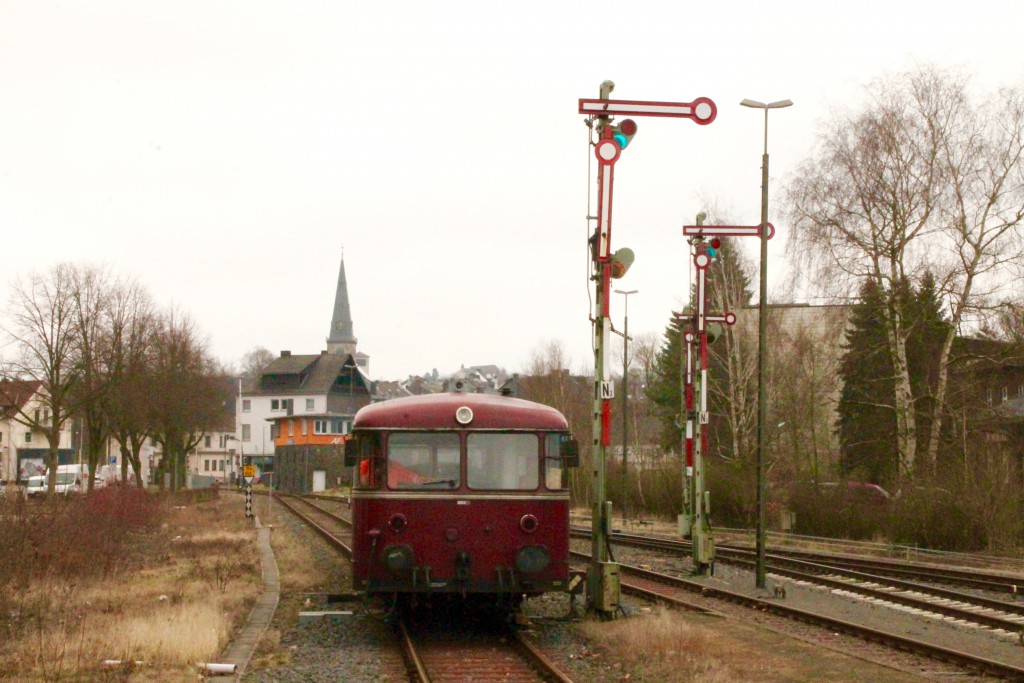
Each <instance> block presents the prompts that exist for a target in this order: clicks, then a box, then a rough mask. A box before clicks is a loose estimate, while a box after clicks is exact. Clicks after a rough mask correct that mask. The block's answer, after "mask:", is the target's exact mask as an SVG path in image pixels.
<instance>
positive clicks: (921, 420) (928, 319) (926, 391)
mask: <svg viewBox="0 0 1024 683" xmlns="http://www.w3.org/2000/svg"><path fill="white" fill-rule="evenodd" d="M860 298H861V300H860V303H859V304H858V305H857V306H856V308H855V309H854V312H853V315H852V317H851V321H850V328H849V329H848V330H847V332H846V344H845V345H844V349H845V354H844V356H843V360H842V363H841V365H840V370H839V374H840V378H841V379H842V381H843V392H842V396H841V398H840V401H839V421H838V424H837V429H838V433H839V443H840V470H841V472H842V473H843V474H844V475H847V476H856V477H860V478H864V479H866V480H868V481H873V482H884V483H887V484H893V483H895V479H896V474H897V470H896V458H897V442H896V438H897V436H896V416H895V407H894V406H895V385H894V382H895V379H894V373H895V371H894V366H893V362H892V356H891V353H890V351H889V348H888V345H887V344H886V339H885V317H884V316H886V315H887V314H888V309H887V308H886V306H887V303H886V302H889V305H893V302H896V303H895V305H898V306H899V307H900V309H901V310H900V314H901V316H902V317H903V320H904V324H905V327H906V329H907V330H908V335H907V344H906V349H907V365H908V368H909V373H910V382H911V388H912V392H913V396H914V414H915V419H916V420H917V424H918V443H919V445H920V446H921V447H923V446H924V444H925V442H926V439H927V438H928V432H929V427H930V424H931V415H932V414H933V407H934V400H935V399H934V394H935V392H934V388H935V385H936V382H937V376H938V370H939V368H938V357H939V351H940V349H941V346H942V342H943V339H944V337H945V335H946V333H947V331H948V330H949V322H948V321H947V320H946V319H945V317H944V315H943V313H942V302H941V301H940V299H939V296H938V289H937V287H936V284H935V278H934V277H933V276H932V274H931V273H930V272H926V273H925V275H924V277H923V278H922V281H921V284H920V286H918V287H917V288H916V289H914V288H913V287H911V286H910V285H909V284H908V283H903V284H902V285H901V286H900V290H899V292H898V293H897V296H892V297H890V296H888V295H887V294H886V292H884V291H882V290H881V289H880V288H879V287H878V285H877V284H876V283H875V282H874V281H867V282H866V284H865V285H864V287H863V288H862V289H861V297H860Z"/></svg>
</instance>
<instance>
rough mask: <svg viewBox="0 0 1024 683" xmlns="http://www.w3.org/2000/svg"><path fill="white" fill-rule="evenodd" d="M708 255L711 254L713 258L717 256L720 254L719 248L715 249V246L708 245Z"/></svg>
mask: <svg viewBox="0 0 1024 683" xmlns="http://www.w3.org/2000/svg"><path fill="white" fill-rule="evenodd" d="M708 256H710V257H711V258H715V257H716V256H718V250H717V249H715V248H714V247H708Z"/></svg>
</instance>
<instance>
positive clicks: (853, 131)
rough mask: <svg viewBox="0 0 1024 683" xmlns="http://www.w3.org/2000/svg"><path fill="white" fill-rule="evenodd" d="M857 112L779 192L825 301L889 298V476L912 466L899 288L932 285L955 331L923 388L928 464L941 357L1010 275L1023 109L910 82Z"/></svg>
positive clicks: (912, 424)
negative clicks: (927, 393)
mask: <svg viewBox="0 0 1024 683" xmlns="http://www.w3.org/2000/svg"><path fill="white" fill-rule="evenodd" d="M870 92H871V93H872V95H871V97H869V98H868V99H869V101H868V102H866V103H865V104H864V105H863V106H861V107H860V108H858V109H857V111H856V113H854V114H852V115H849V116H838V117H836V119H835V120H834V121H833V122H832V123H831V124H830V126H829V128H828V130H826V132H825V133H824V135H823V136H822V141H821V149H820V150H819V151H818V153H817V154H816V155H815V156H814V157H812V158H811V159H809V160H808V161H806V162H805V163H804V164H803V165H802V167H801V168H800V170H799V172H798V173H797V174H796V180H795V181H794V182H793V183H792V184H791V186H790V188H789V192H788V200H789V209H790V214H791V216H792V218H793V225H794V229H795V230H794V239H793V240H791V242H790V244H791V245H793V246H794V247H795V254H794V255H795V256H796V258H797V259H798V261H799V262H800V265H801V266H802V270H803V271H804V272H805V273H806V274H807V277H808V278H809V281H810V282H812V283H814V284H815V285H816V286H818V287H819V288H820V289H821V290H822V291H823V293H825V294H830V295H833V296H840V297H848V296H850V295H851V293H852V292H854V291H856V290H857V288H858V286H859V283H860V282H862V281H863V280H865V279H870V280H872V281H874V282H875V283H876V284H877V285H878V286H879V288H880V290H881V291H884V292H885V293H886V296H887V301H886V306H885V321H884V322H885V329H886V334H887V339H888V347H889V353H890V355H891V357H892V361H893V368H894V375H895V378H894V379H895V387H896V389H895V405H894V408H895V413H896V424H897V449H898V458H899V463H900V470H901V472H902V473H903V474H909V473H911V472H912V471H913V469H914V467H915V462H916V459H917V438H918V436H917V424H916V419H915V413H914V401H915V396H914V395H913V390H912V386H911V381H910V374H909V366H908V363H907V351H906V344H907V339H908V336H909V335H910V332H911V330H910V328H909V326H908V324H907V322H906V321H905V320H904V310H905V305H904V304H905V302H904V301H903V300H902V297H903V296H905V292H906V291H907V288H906V287H905V283H907V282H912V281H914V280H915V279H918V278H919V277H922V276H923V274H924V272H925V270H926V269H928V268H930V269H931V270H932V271H933V272H936V273H940V274H941V288H942V292H943V294H944V295H945V297H946V298H947V301H948V302H949V304H950V314H951V316H952V318H953V326H952V328H951V330H950V333H949V337H948V339H947V343H946V344H945V346H944V349H943V351H942V354H941V358H940V363H939V365H940V368H941V369H942V370H941V372H940V373H939V376H938V378H937V383H936V386H935V387H933V388H932V391H933V392H934V394H935V397H936V399H937V400H936V401H935V403H934V405H935V410H936V413H935V418H936V419H933V420H931V421H930V425H931V430H930V431H931V434H930V435H929V438H928V440H927V448H926V451H927V461H928V463H929V464H933V463H934V459H935V454H936V451H937V448H938V436H939V429H940V426H941V420H940V419H938V418H939V417H941V411H942V410H943V409H944V406H943V401H942V399H943V397H944V395H945V391H946V382H947V376H948V371H947V370H948V362H949V351H950V348H951V346H952V339H953V335H955V334H956V333H957V330H958V326H959V324H960V322H961V321H962V320H963V316H964V315H965V314H966V313H967V312H969V311H972V310H976V309H977V308H979V307H980V306H982V305H983V300H984V296H983V294H984V293H985V292H984V291H982V289H980V287H981V283H982V281H984V282H987V283H988V284H989V285H993V284H994V283H996V282H997V279H998V276H999V275H1000V274H1005V273H1006V272H1007V266H1009V265H1019V264H1020V261H1021V253H1020V242H1019V240H1020V235H1019V229H1020V222H1021V218H1022V215H1024V186H1022V182H1021V181H1022V176H1021V166H1022V161H1024V160H1022V157H1021V150H1022V127H1021V111H1022V106H1021V98H1020V96H1019V94H1018V93H1016V92H1014V91H1003V92H1001V93H1000V94H999V96H998V97H995V98H990V100H989V101H990V103H989V104H986V105H977V104H974V103H973V102H972V101H971V99H970V97H969V96H968V93H967V81H966V79H964V78H963V77H959V76H955V75H950V74H947V73H942V72H939V71H936V70H933V69H922V70H919V71H916V72H912V73H908V74H904V75H902V76H900V77H899V78H896V79H894V80H892V81H888V82H878V83H875V84H873V85H872V86H871V88H870Z"/></svg>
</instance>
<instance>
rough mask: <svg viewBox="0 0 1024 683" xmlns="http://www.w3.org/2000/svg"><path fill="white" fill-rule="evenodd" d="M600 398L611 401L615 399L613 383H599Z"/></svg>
mask: <svg viewBox="0 0 1024 683" xmlns="http://www.w3.org/2000/svg"><path fill="white" fill-rule="evenodd" d="M601 398H602V399H605V400H611V399H613V398H615V383H614V382H605V381H602V382H601Z"/></svg>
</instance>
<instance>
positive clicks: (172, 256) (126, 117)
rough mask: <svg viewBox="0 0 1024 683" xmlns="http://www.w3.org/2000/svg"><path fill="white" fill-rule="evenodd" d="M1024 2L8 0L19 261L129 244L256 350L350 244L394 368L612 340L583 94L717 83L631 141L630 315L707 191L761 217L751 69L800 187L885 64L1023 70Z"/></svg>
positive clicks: (361, 313)
mask: <svg viewBox="0 0 1024 683" xmlns="http://www.w3.org/2000/svg"><path fill="white" fill-rule="evenodd" d="M1022 24H1024V5H1022V4H1021V3H1020V2H1019V1H1018V0H999V1H997V0H976V1H974V2H970V3H964V2H950V1H938V2H930V3H921V2H909V1H906V2H904V1H901V0H886V1H885V2H880V1H872V0H868V1H862V2H858V3H852V4H851V3H841V4H840V3H830V2H820V1H817V2H810V1H808V2H792V1H791V2H786V1H784V0H777V1H776V2H763V1H758V2H752V1H746V0H737V1H734V2H718V3H715V2H703V3H697V2H680V1H679V0H671V1H668V0H666V1H662V2H646V1H636V0H634V1H632V2H624V1H622V0H620V1H619V2H615V3H606V2H591V3H583V2H556V1H554V0H547V1H546V2H537V1H533V0H522V1H520V2H515V3H509V2H481V1H480V0H469V1H465V2H424V1H423V0H414V1H405V0H392V1H391V2H380V3H372V2H371V3H366V2H361V3H355V2H339V1H337V0H331V1H328V0H325V1H323V2H303V1H299V0H289V1H288V2H284V1H275V2H269V1H262V0H244V1H242V0H238V1H235V2H217V1H215V0H200V1H189V0H174V2H170V1H165V2H146V1H144V0H125V1H123V2H111V1H108V0H80V1H78V2H43V1H41V0H26V1H24V2H19V1H16V0H0V231H2V232H0V234H2V235H3V242H2V245H3V259H2V262H3V267H2V270H0V275H2V278H0V281H2V284H4V285H6V283H8V282H9V281H10V280H11V279H12V278H13V277H15V276H17V275H19V274H25V273H28V272H30V271H33V270H37V271H38V270H45V269H46V268H48V267H49V266H50V265H52V264H53V263H55V262H58V261H63V260H68V261H78V262H88V263H97V264H106V265H108V266H110V267H111V268H112V269H113V270H115V271H117V272H119V273H122V274H126V275H133V276H135V277H136V278H137V279H138V280H139V281H140V282H141V283H142V284H144V285H145V286H146V287H147V289H148V290H149V291H150V292H151V293H152V295H153V297H154V299H155V300H156V301H157V302H158V303H160V304H161V305H170V304H174V305H176V306H179V307H180V308H181V309H183V310H184V311H187V312H188V313H190V314H191V315H192V316H193V317H194V319H195V321H196V322H197V323H198V325H199V326H200V328H201V329H202V330H204V332H205V333H206V334H208V335H209V343H210V348H211V351H212V352H213V353H214V355H216V356H217V357H218V358H220V359H222V360H223V361H225V362H237V361H238V359H239V358H240V357H241V356H242V354H243V353H245V352H246V351H247V350H249V349H251V348H253V347H255V346H265V347H267V348H269V349H271V350H272V351H274V352H275V353H277V352H278V351H280V350H281V349H289V350H291V351H293V352H294V353H317V352H318V351H319V350H320V349H322V348H326V347H325V341H324V340H325V338H326V336H327V334H328V332H329V327H330V317H331V311H332V307H333V297H334V289H335V283H336V279H337V274H338V265H339V262H340V259H341V255H342V250H343V249H344V255H345V268H346V272H347V275H348V283H349V293H350V303H351V308H352V314H353V320H354V324H355V334H356V336H357V337H358V339H359V349H360V350H361V351H364V352H365V353H367V354H369V355H370V357H371V372H370V374H371V376H372V377H374V378H380V379H401V378H404V377H405V376H407V375H409V374H417V373H423V372H425V371H429V370H430V369H431V368H437V369H438V370H439V371H440V372H441V373H442V374H444V373H450V372H452V371H454V370H457V369H458V368H459V366H460V365H461V364H465V365H467V366H468V365H478V364H489V363H494V364H497V365H500V366H503V367H505V368H507V369H508V370H511V371H514V370H519V369H522V368H523V367H524V366H525V365H526V363H527V362H528V360H529V358H530V355H531V353H532V352H533V351H534V350H535V349H536V348H538V346H539V345H540V344H542V343H544V342H546V341H549V340H560V341H561V342H562V343H563V344H564V345H565V347H566V349H567V350H568V352H569V355H570V358H571V359H572V362H573V369H574V370H575V369H579V368H583V367H586V366H588V365H590V364H592V359H593V356H592V354H591V352H590V336H591V331H590V323H589V321H588V315H589V295H588V292H589V289H590V286H589V282H588V274H589V266H588V261H587V259H588V254H587V250H586V238H587V235H588V226H587V223H586V220H585V217H586V214H587V200H588V190H591V189H592V187H593V179H592V178H588V160H589V159H590V158H591V156H590V155H591V152H590V150H589V148H588V146H587V143H588V137H587V130H586V128H585V126H584V125H583V117H582V116H580V115H579V114H577V100H578V99H579V98H581V97H597V95H598V86H599V85H600V83H601V81H603V80H605V79H610V80H613V81H614V82H615V83H616V89H615V92H614V93H613V95H612V96H613V98H618V99H635V100H660V101H676V102H689V101H691V100H693V99H696V98H697V97H702V96H703V97H710V98H711V99H712V100H714V101H715V103H716V105H717V107H718V118H717V120H716V121H715V122H714V123H712V124H711V125H709V126H698V125H695V124H694V123H693V122H692V121H688V120H682V119H651V118H645V119H638V123H639V132H638V134H637V136H636V138H635V139H634V140H633V143H632V144H631V145H630V147H629V149H627V150H626V151H625V152H624V154H623V157H622V158H621V159H620V161H619V162H618V164H617V165H616V175H615V180H616V184H615V192H616V193H615V197H614V201H615V212H614V224H613V235H612V241H613V244H612V248H613V249H616V248H619V247H622V246H629V247H631V248H632V249H633V250H634V251H635V252H636V263H635V264H634V266H633V268H632V270H630V272H629V273H628V274H627V275H626V277H625V278H623V279H622V280H619V281H616V282H615V285H616V287H618V288H619V289H626V290H631V289H636V290H639V293H638V294H635V295H632V296H630V297H629V327H630V333H631V334H636V333H643V332H646V331H651V332H656V333H658V334H659V335H660V333H661V332H662V331H663V329H664V327H665V324H666V323H667V322H668V319H669V316H670V314H671V311H672V310H673V309H678V308H679V307H680V306H681V304H682V301H683V295H684V293H685V292H686V291H687V277H688V272H689V270H688V267H687V262H688V260H689V257H688V256H687V248H686V243H685V241H684V240H683V238H682V234H681V226H682V225H683V224H684V223H690V222H692V221H693V217H694V216H695V214H696V213H697V212H698V211H700V210H701V209H702V208H703V204H702V197H707V198H712V199H713V200H714V201H716V202H717V203H719V205H720V206H721V207H723V208H724V209H726V210H727V211H729V213H730V214H731V215H732V216H733V217H735V218H736V219H737V221H738V222H740V223H741V224H745V225H754V224H756V223H757V222H758V221H759V220H760V163H761V148H762V143H763V140H762V135H763V129H762V126H763V118H762V114H761V113H760V112H758V111H754V110H751V109H746V108H743V107H740V106H739V101H740V100H741V99H743V98H752V99H756V100H761V101H765V102H767V101H772V100H779V99H786V98H788V99H792V100H793V101H794V102H795V105H794V106H793V107H792V108H789V109H785V110H780V111H775V112H772V114H771V119H770V122H769V152H770V153H771V171H772V173H771V175H772V185H771V187H772V190H773V192H776V191H777V189H778V188H779V187H780V186H781V184H782V183H784V182H785V180H786V178H787V174H790V173H791V172H792V169H793V168H794V167H795V166H796V165H797V164H798V163H799V162H800V161H801V160H802V159H803V158H804V157H806V156H807V155H808V154H809V153H810V151H811V149H812V146H813V144H814V140H815V135H816V133H817V131H818V130H819V129H820V125H821V124H822V123H824V122H825V121H826V120H827V119H828V118H829V116H830V111H831V110H834V109H837V108H839V109H842V108H846V107H850V106H854V105H855V104H856V103H857V102H858V101H860V100H861V98H862V95H863V89H862V86H863V85H864V84H866V83H868V82H870V81H871V80H872V79H875V78H878V77H882V76H885V75H886V74H891V73H897V72H900V71H902V70H906V69H910V68H913V67H914V66H915V65H921V64H934V65H939V66H948V67H955V68H960V69H963V70H965V71H967V72H968V73H971V74H973V75H974V77H975V83H976V85H978V87H979V88H981V89H982V90H985V89H992V88H995V87H998V86H1003V85H1021V84H1022V82H1024V81H1022V77H1024V76H1022V75H1024V49H1022V48H1021V46H1020V40H1019V31H1020V27H1021V25H1022ZM773 206H774V205H773ZM772 214H774V211H773V212H772ZM773 218H774V216H773V215H772V216H770V219H773ZM773 222H774V223H775V224H776V227H777V228H778V230H779V237H778V238H777V239H776V240H774V242H778V244H774V245H773V248H772V258H773V263H777V264H778V267H779V268H780V269H781V268H782V264H781V262H780V261H781V259H782V258H783V256H784V254H783V250H782V242H783V240H784V239H785V236H786V227H785V225H781V224H780V223H779V221H778V220H773ZM755 251H756V244H754V245H751V247H750V253H751V254H753V253H755ZM771 272H775V270H774V269H772V270H771ZM773 296H777V297H779V298H786V293H784V292H773ZM3 299H4V300H6V291H5V292H4V296H3ZM622 314H623V307H622V297H621V296H615V297H614V300H613V302H612V319H613V321H614V322H615V324H616V325H617V326H621V321H622Z"/></svg>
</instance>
